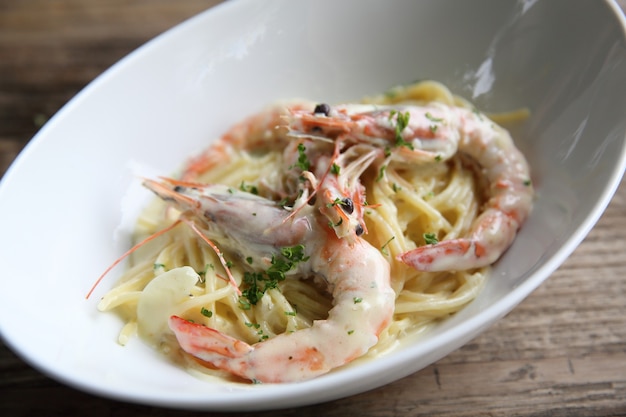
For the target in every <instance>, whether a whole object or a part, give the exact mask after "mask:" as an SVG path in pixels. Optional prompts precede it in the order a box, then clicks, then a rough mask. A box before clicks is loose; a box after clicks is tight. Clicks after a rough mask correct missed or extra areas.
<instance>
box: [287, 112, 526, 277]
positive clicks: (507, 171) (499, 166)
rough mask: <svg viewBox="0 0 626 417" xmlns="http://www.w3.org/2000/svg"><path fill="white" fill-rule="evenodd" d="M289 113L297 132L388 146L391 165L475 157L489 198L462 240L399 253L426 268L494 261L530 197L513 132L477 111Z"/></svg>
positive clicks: (458, 267) (514, 230) (474, 265)
mask: <svg viewBox="0 0 626 417" xmlns="http://www.w3.org/2000/svg"><path fill="white" fill-rule="evenodd" d="M318 109H321V106H319V105H318V107H316V111H313V112H311V111H310V110H309V111H308V112H307V111H304V110H297V111H293V112H291V114H290V130H291V134H292V135H297V136H301V137H317V136H321V137H326V138H331V139H333V140H337V141H343V142H346V143H360V144H369V145H371V146H374V147H383V148H385V149H386V153H387V154H388V158H389V159H390V160H397V161H401V162H405V163H429V162H439V161H442V160H446V159H448V158H451V157H452V156H454V155H455V154H456V153H457V151H458V152H462V153H464V154H466V155H468V156H470V157H471V158H473V159H474V160H475V161H476V162H477V164H478V165H479V166H480V167H481V170H482V173H483V174H484V175H485V177H486V179H487V180H488V181H489V184H490V188H489V198H488V200H487V202H486V203H485V205H484V207H483V210H482V213H481V214H480V215H479V217H478V218H477V219H476V220H475V221H474V222H473V224H472V226H471V230H470V232H469V235H468V236H467V237H464V238H459V239H454V240H447V241H441V242H439V243H437V244H433V245H427V246H423V247H419V248H417V249H414V250H411V251H408V252H406V253H403V254H401V255H399V256H398V259H399V260H401V261H402V262H404V263H406V264H408V265H410V266H412V267H414V268H416V269H418V270H421V271H441V270H465V269H471V268H478V267H483V266H486V265H489V264H491V263H493V262H495V261H496V260H497V259H498V258H499V257H500V256H501V255H502V254H503V253H504V252H505V251H506V249H508V247H509V246H510V245H511V243H512V242H513V239H514V238H515V236H516V234H517V230H518V229H519V227H520V226H521V224H522V223H523V222H524V220H525V219H526V217H527V216H528V214H529V212H530V210H531V207H532V200H533V188H532V186H531V182H530V173H529V168H528V164H527V162H526V160H525V159H524V156H523V155H522V154H521V152H520V151H519V150H518V149H517V148H516V147H515V145H514V143H513V140H512V139H511V137H510V135H509V134H508V132H507V131H506V130H504V129H502V128H500V127H499V126H497V125H495V123H493V122H492V121H491V120H489V119H488V118H487V117H486V116H484V115H482V114H479V113H477V112H474V111H471V110H468V109H465V108H459V107H450V106H446V105H444V104H441V103H431V104H428V105H426V106H393V107H392V106H371V105H345V106H336V107H333V108H330V107H329V106H326V107H324V108H323V110H324V111H317V110H318Z"/></svg>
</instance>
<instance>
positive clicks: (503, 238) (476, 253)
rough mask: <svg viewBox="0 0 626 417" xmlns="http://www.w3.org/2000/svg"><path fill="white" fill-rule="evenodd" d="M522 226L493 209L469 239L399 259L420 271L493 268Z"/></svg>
mask: <svg viewBox="0 0 626 417" xmlns="http://www.w3.org/2000/svg"><path fill="white" fill-rule="evenodd" d="M518 228H519V223H518V222H517V221H516V220H515V218H514V217H513V216H510V215H507V214H506V213H504V212H502V211H499V210H495V209H491V210H487V211H485V212H484V213H483V214H482V215H481V216H479V218H478V219H477V221H476V224H475V225H474V228H473V231H472V233H471V234H470V236H469V237H467V238H459V239H451V240H444V241H442V242H439V243H435V244H433V245H427V246H421V247H419V248H417V249H413V250H410V251H408V252H405V253H402V254H400V255H398V256H397V259H398V260H399V261H401V262H404V263H405V264H407V265H409V266H411V267H413V268H415V269H417V270H418V271H462V270H467V269H473V268H482V267H485V266H488V265H491V264H492V263H494V262H495V261H497V260H498V258H499V257H500V255H501V254H502V253H503V252H505V251H506V249H507V248H508V247H509V246H510V245H511V243H512V241H513V239H514V238H515V233H516V231H517V229H518Z"/></svg>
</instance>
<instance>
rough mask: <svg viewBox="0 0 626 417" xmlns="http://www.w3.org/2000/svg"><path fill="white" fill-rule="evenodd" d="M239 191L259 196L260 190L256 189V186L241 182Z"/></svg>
mask: <svg viewBox="0 0 626 417" xmlns="http://www.w3.org/2000/svg"><path fill="white" fill-rule="evenodd" d="M239 189H240V190H241V191H246V192H248V193H250V194H254V195H259V189H258V188H257V187H256V185H246V184H245V182H244V181H241V184H240V185H239Z"/></svg>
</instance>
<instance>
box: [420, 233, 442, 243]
mask: <svg viewBox="0 0 626 417" xmlns="http://www.w3.org/2000/svg"><path fill="white" fill-rule="evenodd" d="M424 241H425V242H426V244H427V245H434V244H436V243H439V240H438V239H437V235H435V234H434V233H424Z"/></svg>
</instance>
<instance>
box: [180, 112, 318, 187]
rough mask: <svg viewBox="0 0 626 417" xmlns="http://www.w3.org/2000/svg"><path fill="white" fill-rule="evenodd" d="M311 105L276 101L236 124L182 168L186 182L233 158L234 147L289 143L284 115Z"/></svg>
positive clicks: (249, 147)
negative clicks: (231, 154) (231, 156)
mask: <svg viewBox="0 0 626 417" xmlns="http://www.w3.org/2000/svg"><path fill="white" fill-rule="evenodd" d="M307 107H310V104H309V103H305V102H293V103H284V104H275V105H273V106H270V107H267V108H265V109H263V110H261V111H260V112H258V113H256V114H253V115H251V116H249V117H247V118H246V119H244V120H243V121H241V122H239V123H237V124H235V125H234V126H233V127H231V128H230V129H229V130H228V131H227V132H225V133H224V134H223V135H222V136H221V137H220V138H219V139H218V140H217V141H216V142H215V143H213V144H212V145H211V146H210V147H209V148H207V149H206V150H205V151H203V152H202V153H200V154H199V155H197V156H196V157H194V158H191V159H190V160H189V161H188V162H187V164H186V166H185V167H184V169H183V173H182V175H181V179H182V180H183V181H195V180H197V178H198V176H200V175H202V174H203V173H204V172H207V171H209V170H210V169H211V168H212V167H214V166H216V165H219V164H223V163H225V162H227V161H228V160H229V159H230V153H231V152H232V150H233V149H240V150H242V149H243V150H250V151H251V150H259V149H265V148H268V147H276V148H280V147H283V146H286V144H287V143H288V138H287V133H288V132H287V129H286V128H285V126H284V121H283V118H284V116H285V115H286V114H288V111H289V110H294V111H296V110H299V109H303V108H307Z"/></svg>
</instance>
